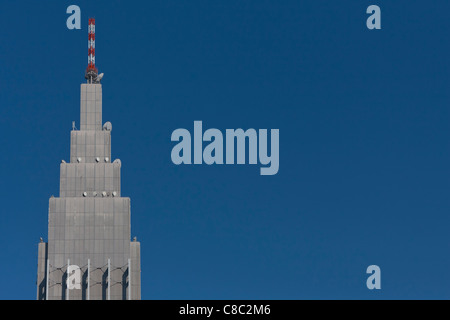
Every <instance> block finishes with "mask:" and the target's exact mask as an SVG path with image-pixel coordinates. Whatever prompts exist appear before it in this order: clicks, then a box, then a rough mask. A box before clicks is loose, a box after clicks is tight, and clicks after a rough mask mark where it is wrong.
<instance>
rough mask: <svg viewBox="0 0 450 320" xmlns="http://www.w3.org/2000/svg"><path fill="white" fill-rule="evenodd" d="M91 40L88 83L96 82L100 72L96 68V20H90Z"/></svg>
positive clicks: (87, 70)
mask: <svg viewBox="0 0 450 320" xmlns="http://www.w3.org/2000/svg"><path fill="white" fill-rule="evenodd" d="M88 31H89V38H88V66H87V68H86V74H85V76H84V77H85V78H86V79H87V82H88V83H94V82H96V78H97V76H98V70H97V68H96V67H95V19H94V18H89V28H88Z"/></svg>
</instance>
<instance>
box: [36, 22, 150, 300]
mask: <svg viewBox="0 0 450 320" xmlns="http://www.w3.org/2000/svg"><path fill="white" fill-rule="evenodd" d="M88 46H89V54H88V67H87V69H86V76H85V77H86V80H87V83H83V84H81V99H80V130H77V129H76V128H75V126H72V127H73V128H72V131H71V133H70V162H68V163H66V162H65V161H62V162H61V164H60V191H59V197H53V196H52V197H51V198H50V200H49V210H48V242H44V241H43V240H42V239H41V242H40V243H39V246H38V272H37V299H38V300H60V299H62V300H67V299H70V300H72V299H75V300H80V299H83V300H84V299H86V300H89V299H92V300H94V299H95V300H108V299H111V300H129V299H133V300H136V299H140V298H141V283H140V282H141V277H140V272H141V270H140V243H139V242H138V241H136V239H134V240H132V241H131V240H130V239H131V233H130V198H127V197H122V196H121V186H120V169H121V162H120V160H118V159H116V160H114V161H111V130H112V126H111V123H109V122H106V123H105V124H103V125H102V85H101V83H100V80H101V78H102V76H103V74H100V75H98V71H97V68H96V67H95V20H94V19H89V41H88Z"/></svg>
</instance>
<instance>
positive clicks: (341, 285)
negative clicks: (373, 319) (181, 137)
mask: <svg viewBox="0 0 450 320" xmlns="http://www.w3.org/2000/svg"><path fill="white" fill-rule="evenodd" d="M71 4H77V5H79V6H80V8H81V14H82V30H68V29H67V28H66V19H67V17H68V14H66V8H67V6H69V5H71ZM371 4H377V5H379V6H380V8H381V14H382V29H381V30H373V31H370V30H368V29H367V28H366V19H367V17H368V15H367V14H366V8H367V7H368V6H369V5H371ZM448 12H450V3H449V2H448V1H443V0H442V1H434V2H433V4H432V5H430V4H429V2H427V1H384V0H374V1H360V0H352V1H323V0H314V1H313V0H309V1H301V0H296V1H287V0H286V1H261V0H259V1H237V0H227V1H206V0H204V1H198V0H195V1H168V0H160V1H132V0H128V1H95V2H94V1H73V2H72V1H70V2H69V1H56V0H54V1H2V2H1V3H0V30H1V31H0V42H1V44H2V45H1V49H0V147H1V149H0V157H1V158H0V160H1V166H0V181H1V183H0V195H1V196H0V197H1V198H0V199H1V203H2V205H1V211H0V243H1V245H2V249H1V252H2V253H1V255H0V270H1V273H2V277H1V278H0V287H1V289H0V299H35V298H36V285H35V283H36V272H37V244H38V242H39V237H41V236H42V237H43V238H44V239H47V227H48V226H47V219H48V199H49V197H50V196H51V195H52V194H53V195H55V196H57V195H58V193H59V163H60V161H61V160H62V159H65V160H68V158H69V151H70V150H69V143H70V130H71V125H72V121H73V120H75V121H76V123H79V94H80V83H82V82H84V81H85V80H84V70H85V68H86V66H87V21H88V18H89V17H95V18H96V40H97V41H96V58H97V59H96V62H97V66H98V68H99V70H100V72H104V73H105V77H104V79H103V81H102V83H103V121H104V122H106V121H111V122H112V124H113V131H112V144H113V145H112V158H113V159H116V158H120V159H121V161H122V194H123V195H124V196H129V197H131V201H132V207H131V221H132V236H137V237H138V240H139V241H141V255H142V261H141V262H142V298H143V299H380V298H381V299H428V298H433V299H443V298H446V299H449V298H450V273H449V270H450V234H449V227H450V217H449V216H450V197H449V194H450V170H449V166H450V130H449V122H450V113H449V106H450V78H449V75H450V64H449V60H450V37H449V23H448ZM194 120H202V121H203V126H204V128H218V129H220V130H222V131H224V130H225V129H227V128H233V129H234V128H243V129H248V128H255V129H279V130H280V170H279V172H278V174H277V175H274V176H261V175H259V167H260V166H259V165H241V166H238V165H215V166H208V165H190V166H187V165H184V166H183V165H182V166H175V165H174V164H173V163H172V162H171V158H170V152H171V149H172V147H173V145H174V143H173V142H171V141H170V136H171V133H172V131H173V130H175V129H177V128H187V129H189V130H191V131H192V130H193V123H194ZM372 264H376V265H379V266H380V268H381V283H382V289H381V290H378V291H376V290H374V291H370V290H368V289H367V288H366V279H367V276H368V275H367V274H366V273H365V272H366V268H367V266H369V265H372Z"/></svg>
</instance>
